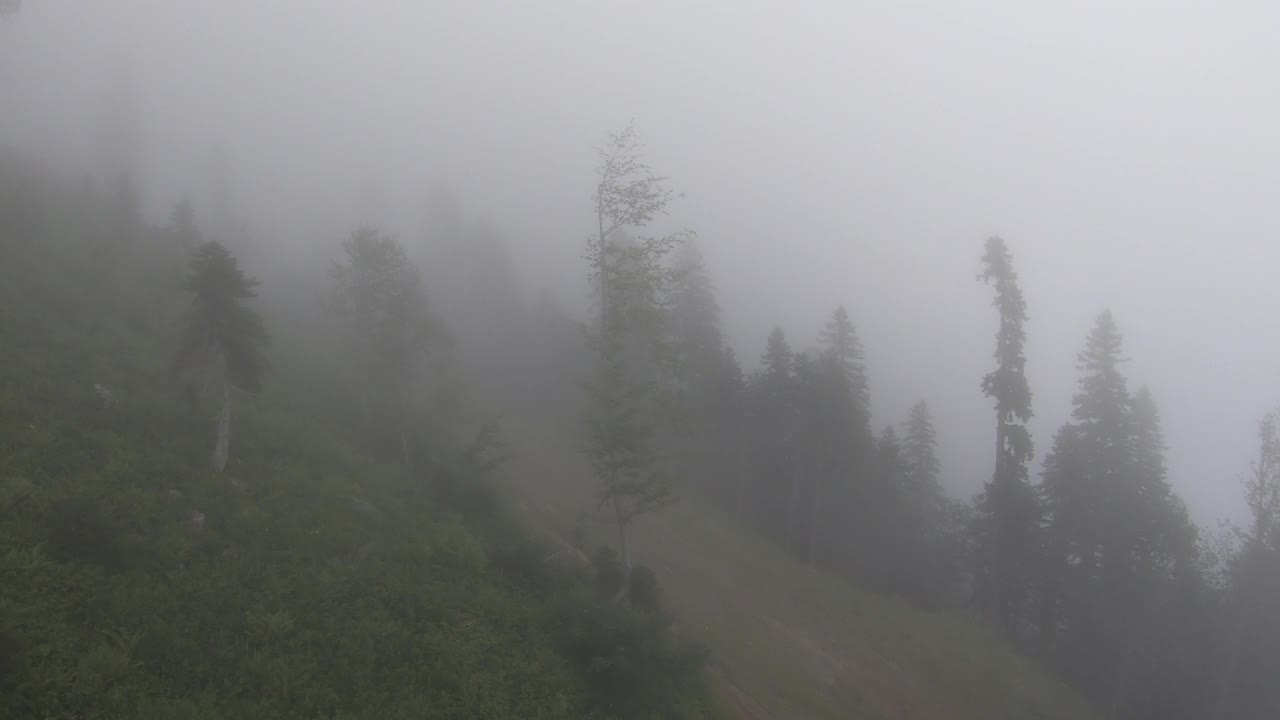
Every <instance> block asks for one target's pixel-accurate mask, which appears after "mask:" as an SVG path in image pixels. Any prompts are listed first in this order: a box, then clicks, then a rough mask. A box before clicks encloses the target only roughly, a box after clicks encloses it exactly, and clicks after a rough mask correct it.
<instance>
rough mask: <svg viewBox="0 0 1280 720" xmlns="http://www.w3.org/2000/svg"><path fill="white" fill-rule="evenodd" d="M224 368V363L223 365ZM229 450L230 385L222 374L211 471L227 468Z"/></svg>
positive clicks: (223, 373) (224, 373)
mask: <svg viewBox="0 0 1280 720" xmlns="http://www.w3.org/2000/svg"><path fill="white" fill-rule="evenodd" d="M224 366H225V363H224ZM230 449H231V383H230V382H229V381H228V380H227V373H226V369H225V367H224V369H223V372H222V410H221V411H220V412H219V413H218V441H217V443H216V444H215V445H214V446H213V469H214V471H216V472H222V469H223V468H225V467H226V466H227V453H228V452H229V451H230Z"/></svg>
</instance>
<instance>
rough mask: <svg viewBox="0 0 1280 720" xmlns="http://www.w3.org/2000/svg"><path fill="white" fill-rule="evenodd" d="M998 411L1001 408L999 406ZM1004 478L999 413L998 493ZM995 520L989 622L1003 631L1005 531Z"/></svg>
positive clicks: (990, 572) (995, 480)
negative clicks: (1003, 544)
mask: <svg viewBox="0 0 1280 720" xmlns="http://www.w3.org/2000/svg"><path fill="white" fill-rule="evenodd" d="M996 411H997V413H999V412H1000V409H999V408H997V410H996ZM1003 480H1004V417H1003V416H1002V415H997V417H996V470H995V476H994V478H993V480H992V487H993V489H995V490H996V492H997V493H999V492H1000V490H1001V489H1002V488H1003V486H1002V484H1001V483H1002V481H1003ZM993 519H994V520H995V528H993V537H992V543H991V547H990V548H988V549H987V550H988V553H990V563H991V564H990V567H989V568H988V572H989V574H990V577H988V578H987V593H988V595H987V622H989V623H992V624H995V625H997V626H998V627H999V629H1000V631H1001V632H1002V633H1003V632H1005V631H1006V630H1008V628H1007V627H1005V625H1006V622H1005V617H1004V587H1003V585H1004V577H1003V574H1004V567H1003V563H1002V562H1001V560H1002V559H1003V555H1004V547H1002V543H1003V541H1004V532H1002V530H1003V528H1002V527H1001V523H1000V520H1001V518H999V517H996V518H993Z"/></svg>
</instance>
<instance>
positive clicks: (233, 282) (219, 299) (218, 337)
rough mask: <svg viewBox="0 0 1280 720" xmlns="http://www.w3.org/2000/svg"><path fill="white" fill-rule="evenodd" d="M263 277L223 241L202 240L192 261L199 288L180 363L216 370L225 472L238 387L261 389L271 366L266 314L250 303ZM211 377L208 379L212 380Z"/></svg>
mask: <svg viewBox="0 0 1280 720" xmlns="http://www.w3.org/2000/svg"><path fill="white" fill-rule="evenodd" d="M257 285H258V281H257V280H254V279H252V278H249V277H246V276H245V274H244V272H243V271H241V269H240V267H239V265H238V264H237V262H236V259H235V257H233V256H232V255H231V253H230V252H229V251H228V250H227V249H226V248H225V247H223V246H222V245H220V244H218V243H216V242H207V243H204V244H203V245H201V246H200V247H199V248H198V249H197V250H196V253H195V257H194V258H193V259H192V261H191V269H190V272H189V274H188V276H187V289H188V290H190V291H191V292H192V293H194V295H195V297H194V299H193V300H192V303H191V308H190V310H189V311H188V312H187V316H186V322H185V325H186V328H185V332H184V334H183V336H182V342H181V344H180V345H179V347H178V352H177V354H176V356H175V357H174V368H175V369H177V370H179V371H182V370H197V371H203V372H205V373H209V374H211V377H210V376H207V379H211V380H212V381H213V382H214V384H215V387H216V391H217V393H218V397H219V399H220V407H219V411H218V431H217V440H216V441H215V443H214V450H213V467H214V470H216V471H217V472H222V470H223V468H224V467H226V464H227V457H228V454H229V452H230V447H231V397H232V392H231V391H232V389H233V388H240V389H243V390H249V391H257V390H258V389H259V387H260V385H261V382H262V376H263V374H264V373H265V371H266V367H267V365H266V360H265V359H264V357H263V354H262V353H263V348H264V346H266V344H267V343H268V340H269V337H268V335H267V330H266V327H265V326H264V325H263V323H262V318H261V317H259V316H258V314H257V313H255V312H254V311H253V310H250V309H249V308H247V307H245V305H244V302H243V301H244V300H247V299H249V298H252V297H255V296H256V294H257V293H256V292H255V291H254V288H256V287H257ZM206 382H207V380H206Z"/></svg>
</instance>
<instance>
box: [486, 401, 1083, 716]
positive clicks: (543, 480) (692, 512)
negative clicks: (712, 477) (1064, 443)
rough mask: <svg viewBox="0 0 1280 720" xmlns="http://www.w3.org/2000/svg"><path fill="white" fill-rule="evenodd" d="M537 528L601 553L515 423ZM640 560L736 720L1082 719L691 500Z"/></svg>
mask: <svg viewBox="0 0 1280 720" xmlns="http://www.w3.org/2000/svg"><path fill="white" fill-rule="evenodd" d="M509 425H510V426H511V427H512V428H513V435H514V436H518V437H519V438H520V442H519V443H516V445H515V447H514V449H515V458H516V460H515V462H516V464H517V465H518V466H519V467H521V468H522V472H521V473H519V474H518V475H513V476H512V477H511V478H510V481H511V486H512V488H513V490H514V492H516V493H518V494H519V495H521V496H522V497H523V498H524V503H523V508H524V510H525V512H526V514H527V516H528V517H529V518H530V520H531V521H532V522H535V523H541V524H542V525H543V527H545V528H546V529H547V531H549V532H559V533H566V534H570V535H577V534H579V533H582V532H584V531H585V532H586V534H587V535H588V536H591V537H592V538H598V539H601V540H605V541H607V540H608V539H609V538H610V534H611V531H610V528H609V527H608V525H607V524H606V523H605V522H602V521H599V520H597V519H595V518H593V517H592V516H591V515H589V514H584V513H583V511H584V510H589V509H590V508H591V507H592V502H591V480H590V478H589V476H588V470H587V468H586V467H585V466H584V464H583V463H582V462H581V461H580V460H578V459H577V456H576V455H575V453H574V452H573V450H572V446H571V445H566V443H565V442H564V437H565V436H566V435H567V429H566V430H564V431H559V432H557V431H556V430H555V429H554V428H553V427H551V426H549V425H547V424H546V423H526V424H517V423H516V422H515V421H514V420H511V421H509ZM635 546H636V553H637V558H638V560H639V561H641V562H645V563H648V564H649V565H650V566H652V567H653V569H654V571H655V572H656V574H657V576H658V579H659V580H660V582H661V583H662V586H663V587H664V588H666V589H667V593H668V595H669V599H670V601H671V603H672V604H673V606H674V607H675V608H676V610H677V613H678V614H679V616H680V618H681V619H682V621H683V622H685V623H686V624H687V625H689V626H690V627H691V629H692V631H693V632H696V633H697V634H698V635H699V636H701V637H703V638H705V639H706V641H707V642H708V644H709V645H710V647H711V649H712V651H713V654H714V664H713V670H714V674H715V677H716V679H717V684H718V686H719V691H720V694H721V696H722V697H723V698H724V700H725V702H726V704H727V705H729V706H731V707H733V708H734V709H735V710H736V712H737V715H738V716H739V717H745V718H832V719H835V718H842V719H846V720H847V719H863V718H865V719H867V720H889V719H895V720H898V719H901V720H909V719H919V720H936V719H937V718H949V719H954V720H1030V719H1042V720H1085V719H1087V718H1092V717H1094V715H1093V714H1092V712H1091V711H1090V710H1089V708H1088V707H1087V705H1086V704H1085V703H1084V701H1083V700H1082V699H1081V698H1080V697H1079V696H1077V695H1076V694H1075V693H1074V692H1073V691H1071V690H1070V689H1069V688H1068V687H1066V685H1064V684H1063V683H1061V682H1059V681H1057V680H1055V679H1054V678H1052V677H1050V676H1049V675H1048V674H1046V673H1045V672H1043V671H1042V670H1040V669H1039V668H1037V667H1036V666H1035V665H1034V664H1033V663H1031V662H1029V661H1027V660H1025V659H1023V658H1021V657H1019V656H1018V655H1016V654H1015V653H1014V652H1013V651H1012V650H1010V649H1009V648H1008V647H1006V646H1005V645H1004V644H1002V643H1001V642H999V641H997V640H996V639H994V638H993V637H991V636H990V635H989V634H988V633H987V632H986V631H985V630H984V629H982V628H980V627H978V626H976V625H974V624H973V623H971V622H969V621H968V620H966V619H964V618H959V617H948V616H941V615H936V614H930V613H926V612H922V611H919V610H916V609H914V608H912V607H910V606H909V605H907V604H905V603H903V602H901V601H898V600H895V599H893V598H887V597H882V596H878V595H874V594H870V593H865V592H861V591H859V590H857V589H856V588H854V587H852V586H850V585H849V584H848V583H846V582H844V581H842V580H840V579H838V578H835V577H832V576H830V575H827V574H825V573H821V572H816V571H813V570H811V569H809V568H807V567H804V566H802V565H800V564H798V563H796V562H795V561H794V560H793V559H792V558H791V557H789V556H787V555H785V554H784V553H782V552H781V551H779V550H778V549H777V547H776V546H775V545H774V544H772V543H770V542H768V541H766V540H765V539H763V538H762V537H760V536H759V535H758V534H756V533H754V532H753V531H751V530H750V529H748V528H745V527H743V526H742V525H740V524H739V523H737V522H736V521H734V520H733V519H731V518H729V517H728V516H726V515H724V514H723V513H720V512H718V511H716V510H714V509H712V508H709V507H706V506H705V505H704V504H702V503H700V502H698V501H697V500H696V499H692V498H688V499H686V500H685V501H683V502H681V503H680V504H678V505H676V506H675V507H673V508H671V509H670V510H667V511H665V512H663V513H662V514H661V515H658V516H654V517H652V518H649V519H647V520H646V521H644V522H643V523H642V524H641V525H640V526H639V528H638V529H637V531H636V540H635Z"/></svg>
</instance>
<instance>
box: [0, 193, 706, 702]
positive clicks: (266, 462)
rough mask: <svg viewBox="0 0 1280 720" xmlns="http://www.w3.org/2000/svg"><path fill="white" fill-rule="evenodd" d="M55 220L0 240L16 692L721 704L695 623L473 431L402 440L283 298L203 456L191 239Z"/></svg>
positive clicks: (3, 516)
mask: <svg viewBox="0 0 1280 720" xmlns="http://www.w3.org/2000/svg"><path fill="white" fill-rule="evenodd" d="M60 222H61V221H60V220H59V219H58V218H53V219H50V220H49V222H48V223H47V224H46V225H44V226H43V228H42V233H43V234H42V235H41V236H40V237H41V238H42V242H40V243H27V244H25V245H17V244H14V243H12V242H11V240H12V239H13V238H12V237H11V236H6V237H4V238H3V239H4V241H5V244H3V245H0V717H3V718H15V719H19V718H67V719H70V718H142V719H145V718H155V719H156V720H161V719H163V720H175V719H180V718H378V719H379V720H385V719H391V718H584V717H594V718H607V717H618V718H626V717H652V716H662V717H688V718H694V717H706V716H707V715H708V713H709V712H710V711H709V710H708V708H709V703H708V701H707V700H706V698H705V693H704V691H703V689H702V688H703V685H702V683H701V680H700V677H701V674H700V672H699V671H698V668H699V666H700V662H701V660H700V655H699V653H698V651H697V649H696V648H694V647H691V646H689V645H686V644H684V643H682V642H680V641H678V640H677V639H674V638H673V637H672V636H671V635H670V634H669V633H666V632H665V623H664V620H663V616H662V615H661V614H659V613H655V612H649V613H645V612H639V611H632V610H628V609H626V608H620V607H616V606H614V605H611V604H609V603H606V602H601V601H599V597H600V596H601V594H602V592H601V591H600V590H597V589H596V588H595V587H594V586H593V583H596V582H597V580H598V578H597V577H595V576H593V575H592V574H591V573H589V572H587V571H583V570H580V569H579V570H575V569H570V568H562V567H560V566H558V565H556V564H554V563H552V562H548V561H547V558H548V557H549V556H550V555H551V553H550V552H548V548H546V547H544V546H543V545H541V544H539V543H536V542H533V541H531V540H530V538H529V537H527V536H526V535H524V534H522V533H521V532H519V531H518V530H516V529H515V528H514V526H513V524H512V523H510V522H507V521H504V519H503V517H502V514H501V512H500V509H498V508H496V507H495V505H496V503H495V502H494V500H493V498H492V497H491V495H490V494H489V493H486V491H485V490H484V488H483V486H481V485H478V484H476V483H477V482H478V481H479V480H480V479H479V478H478V477H475V476H476V475H477V474H478V471H477V463H475V462H474V458H473V457H472V456H471V455H470V454H468V452H466V449H467V448H466V445H465V442H459V441H456V440H454V439H453V438H452V437H451V436H453V435H459V436H461V435H464V432H465V431H463V430H460V429H458V428H454V430H455V432H452V433H444V432H441V433H439V434H438V435H435V436H433V437H431V438H427V439H426V440H424V442H426V443H427V444H428V445H429V448H428V450H429V452H428V453H427V454H428V455H429V456H430V457H432V458H433V462H432V464H431V466H430V468H429V469H425V470H422V471H419V472H417V473H405V472H404V471H403V470H402V469H401V468H399V467H397V466H396V465H394V464H392V462H387V461H384V460H382V459H381V458H383V457H386V458H387V459H388V460H390V459H392V458H396V457H397V456H396V454H394V453H387V454H386V455H385V456H384V455H382V454H381V453H379V452H377V449H376V447H375V446H373V445H372V444H370V443H368V442H365V441H364V439H363V438H361V437H360V432H359V431H358V429H357V428H356V425H358V423H355V422H352V421H350V420H349V419H350V418H352V417H355V416H356V415H357V413H355V412H354V407H353V405H352V403H351V402H350V400H349V399H348V398H345V397H344V396H343V394H342V392H341V385H342V383H341V378H342V375H341V374H338V371H337V370H335V369H334V367H332V366H328V365H325V364H322V362H323V361H322V360H321V359H319V358H322V357H323V356H324V355H325V353H323V352H317V350H318V348H316V347H315V346H309V345H307V344H306V343H305V342H304V341H303V340H301V339H299V338H298V337H296V336H295V335H296V334H297V333H296V332H295V331H294V330H292V329H291V327H290V324H289V323H287V322H285V320H284V319H282V318H279V317H271V316H270V314H268V317H267V320H268V324H269V325H270V326H272V328H273V331H274V332H275V334H276V343H275V350H274V351H273V354H272V361H273V364H274V371H273V373H272V374H271V375H270V376H269V378H268V382H267V384H268V387H267V390H266V392H265V393H264V394H263V395H262V396H261V397H256V398H255V397H247V396H242V397H241V399H240V401H239V402H240V404H239V406H238V408H237V410H236V413H235V424H234V428H233V440H232V456H231V457H232V461H231V463H230V465H229V466H228V468H227V472H226V474H225V476H218V475H214V474H213V473H211V472H210V471H209V470H208V469H207V468H208V467H209V464H210V463H209V458H210V452H211V449H212V441H213V435H212V431H213V423H212V420H211V413H210V411H209V408H208V407H199V406H196V405H193V404H192V403H190V402H188V401H187V400H186V399H185V398H184V394H183V393H182V390H181V388H180V387H179V386H178V385H177V383H175V382H174V381H173V379H172V378H171V377H170V375H169V374H168V373H167V371H166V367H167V364H168V362H169V358H170V357H171V354H172V351H173V346H174V343H175V342H176V337H177V322H178V320H179V318H180V315H181V311H182V308H183V306H184V304H185V302H186V298H185V296H184V294H183V293H182V292H181V291H180V289H179V288H178V287H177V286H176V282H175V280H180V278H181V272H182V268H181V266H180V265H177V266H175V265H168V266H165V265H164V264H163V263H160V264H158V265H156V266H154V267H151V268H148V267H146V266H145V264H142V263H140V262H133V261H126V262H124V264H123V265H122V266H121V267H120V268H117V269H116V270H109V268H108V266H106V265H104V264H102V263H100V262H95V261H94V260H93V259H92V258H93V256H92V255H91V254H90V253H87V252H85V251H84V246H83V245H81V244H78V243H75V242H68V243H65V244H64V243H61V242H60V241H61V239H64V238H62V235H61V234H60V233H58V232H55V231H54V230H55V229H56V228H57V227H60V226H61V225H60ZM250 270H251V271H252V269H250ZM95 384H97V385H101V386H103V387H105V388H107V389H109V390H110V391H111V393H112V394H113V396H114V402H113V403H110V404H108V403H105V402H103V400H102V399H101V398H100V397H99V395H98V394H97V393H96V392H95Z"/></svg>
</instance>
